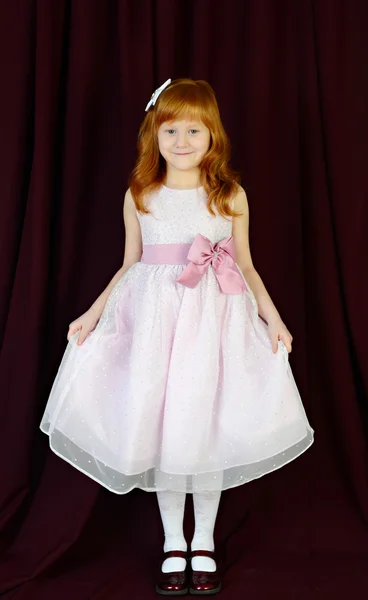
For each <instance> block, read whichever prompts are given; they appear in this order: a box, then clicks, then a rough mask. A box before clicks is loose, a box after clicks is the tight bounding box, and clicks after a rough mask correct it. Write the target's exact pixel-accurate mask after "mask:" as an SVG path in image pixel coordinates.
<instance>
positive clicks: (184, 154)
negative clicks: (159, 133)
mask: <svg viewBox="0 0 368 600" xmlns="http://www.w3.org/2000/svg"><path fill="white" fill-rule="evenodd" d="M174 154H175V156H188V154H193V152H183V153H181V154H179V152H174Z"/></svg>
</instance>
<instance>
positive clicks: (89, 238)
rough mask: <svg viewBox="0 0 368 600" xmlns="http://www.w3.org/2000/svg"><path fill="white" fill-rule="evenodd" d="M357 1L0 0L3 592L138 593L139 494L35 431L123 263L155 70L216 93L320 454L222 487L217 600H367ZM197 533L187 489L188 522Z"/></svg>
mask: <svg viewBox="0 0 368 600" xmlns="http://www.w3.org/2000/svg"><path fill="white" fill-rule="evenodd" d="M367 32H368V5H367V2H366V1H365V0H298V1H296V0H278V1H277V2H276V1H273V0H227V1H226V2H224V1H221V0H196V1H195V0H120V1H119V0H53V1H50V0H11V1H6V0H3V1H2V2H1V4H0V44H1V49H0V59H1V93H0V124H1V131H0V133H1V135H0V165H1V180H0V203H1V219H0V249H1V251H0V261H1V274H0V278H1V279H0V280H1V296H0V302H1V312H0V319H1V320H0V326H1V333H2V336H1V337H2V351H1V371H0V378H1V379H0V393H1V402H0V457H1V459H0V465H1V470H0V523H1V531H2V534H1V542H0V544H1V551H2V555H1V560H0V590H1V592H2V594H3V595H2V597H3V598H5V599H6V600H10V599H13V598H16V599H17V600H20V599H27V600H30V599H33V598H35V599H37V600H43V599H44V598H45V599H46V598H47V599H50V598H53V599H54V600H59V599H64V598H65V597H69V598H71V599H72V600H84V599H92V598H93V600H105V599H109V600H114V599H115V598H116V599H118V598H119V599H120V598H145V599H146V598H147V599H148V598H154V597H155V592H154V586H153V581H154V574H155V569H156V568H157V566H158V564H159V559H160V557H161V550H162V545H163V534H162V529H161V522H160V518H159V512H158V508H157V501H156V497H155V494H149V493H145V492H142V491H140V490H134V491H133V492H131V493H130V494H128V495H126V496H117V495H114V494H112V493H110V492H108V491H107V490H105V489H102V488H101V487H100V486H99V485H98V484H96V483H95V482H93V481H92V480H90V479H88V478H87V477H86V476H84V475H82V474H81V473H79V472H78V471H76V470H75V469H73V468H71V467H70V466H69V465H68V464H67V463H65V462H64V461H63V460H61V459H59V458H58V457H56V456H55V455H54V454H53V453H52V452H51V451H50V450H49V449H48V440H47V437H46V436H45V435H44V434H42V433H41V432H40V430H39V429H38V426H39V421H40V418H41V416H42V413H43V410H44V407H45V404H46V400H47V397H48V393H49V391H50V389H51V385H52V382H53V379H54V377H55V375H56V372H57V368H58V365H59V363H60V360H61V357H62V354H63V352H64V349H65V345H66V333H67V329H68V324H69V322H70V321H71V320H72V319H74V318H76V317H77V316H79V314H81V313H82V312H83V311H84V310H86V309H87V308H88V307H89V306H90V304H91V303H92V302H93V301H94V300H95V298H96V297H97V296H98V295H99V294H100V292H101V291H102V290H103V289H104V287H105V286H106V285H107V283H108V281H109V280H110V279H111V277H112V276H113V274H114V273H115V272H116V271H117V269H118V268H119V267H120V266H121V264H122V261H123V247H124V228H123V218H122V199H123V195H124V192H125V190H126V187H127V179H128V174H129V172H130V170H131V168H132V165H133V162H134V158H135V145H136V136H137V130H138V127H139V124H140V122H141V120H142V119H143V117H144V108H145V105H146V103H147V101H148V99H149V98H150V96H151V93H152V91H153V89H154V88H155V87H157V86H158V85H160V84H161V83H162V82H163V81H165V80H166V79H167V78H168V77H171V78H176V77H183V76H189V77H193V78H195V79H200V78H201V79H207V80H208V81H209V82H210V83H211V84H212V85H213V87H214V89H215V91H216V93H217V97H218V102H219V105H220V109H221V112H222V116H223V121H224V124H225V127H226V129H227V131H228V133H229V135H230V138H231V140H232V148H233V161H232V162H233V166H234V167H235V168H237V169H239V170H240V171H241V174H242V178H243V185H244V187H245V189H246V190H247V193H248V198H249V204H250V215H251V225H250V238H251V248H252V253H253V258H254V263H255V266H256V268H257V270H258V271H259V273H260V275H261V277H262V278H263V280H264V282H265V285H266V287H267V289H268V290H269V292H270V294H271V297H272V298H273V300H274V302H275V304H276V306H277V308H278V309H279V311H280V313H281V315H282V317H283V319H284V321H285V323H286V324H287V326H288V327H289V329H290V331H291V332H292V334H293V336H294V347H293V352H292V354H291V355H290V362H291V366H292V369H293V372H294V374H295V378H296V380H297V384H298V386H299V389H300V392H301V395H302V398H303V402H304V405H305V408H306V411H307V414H308V417H309V419H310V422H311V424H312V426H313V428H314V429H315V435H316V438H315V443H314V445H313V446H312V448H311V449H310V450H308V451H307V452H306V453H305V454H304V455H302V456H301V457H299V458H298V459H297V460H295V461H293V462H292V463H291V464H290V465H288V466H286V467H284V468H283V469H280V470H279V471H276V472H274V473H272V474H270V475H267V476H266V477H263V478H261V479H259V480H257V481H253V482H251V483H250V484H247V485H244V486H242V487H239V488H236V489H233V490H228V491H226V492H224V493H223V495H222V500H221V504H220V510H219V515H218V521H217V526H216V544H217V549H218V552H219V555H220V557H221V560H222V562H223V565H224V570H225V571H224V590H223V592H222V597H223V598H224V600H225V599H230V598H236V599H238V598H243V597H244V598H252V600H263V599H266V598H267V599H268V598H270V597H271V594H272V597H273V598H275V599H278V598H282V599H283V600H307V599H308V600H310V599H313V600H319V599H321V600H327V599H330V598H331V599H332V598H333V599H334V600H336V599H340V598H346V596H347V594H350V597H352V598H358V597H359V598H362V597H364V594H365V593H366V589H367V585H368V574H367V568H366V564H367V562H366V561H367V558H368V556H367V555H368V532H367V517H368V481H367V473H368V464H367V425H368V418H367V395H366V391H367V387H368V358H367V349H366V347H367V335H368V324H367V312H368V289H367V288H368V286H367V259H368V242H367V237H368V236H367V234H368V178H367V156H368V118H367V106H368V68H367V65H368V35H367ZM192 527H193V514H192V505H191V498H190V497H188V504H187V513H186V518H185V528H186V531H187V534H188V539H190V534H191V528H192Z"/></svg>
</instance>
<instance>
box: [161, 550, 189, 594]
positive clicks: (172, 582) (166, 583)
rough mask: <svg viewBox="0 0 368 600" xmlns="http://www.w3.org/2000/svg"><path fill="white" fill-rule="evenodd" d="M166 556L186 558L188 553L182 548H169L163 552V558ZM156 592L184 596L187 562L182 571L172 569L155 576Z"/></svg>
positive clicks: (186, 588) (186, 580)
mask: <svg viewBox="0 0 368 600" xmlns="http://www.w3.org/2000/svg"><path fill="white" fill-rule="evenodd" d="M166 558H185V560H186V561H187V560H188V553H187V552H184V551H183V550H171V551H170V552H165V553H164V557H163V560H166ZM156 592H157V593H158V594H161V595H162V596H184V595H185V594H187V593H188V563H187V566H186V568H185V569H184V571H173V572H172V573H163V571H162V570H161V569H160V573H159V575H158V577H157V582H156Z"/></svg>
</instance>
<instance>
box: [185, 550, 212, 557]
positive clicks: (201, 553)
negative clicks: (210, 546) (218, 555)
mask: <svg viewBox="0 0 368 600" xmlns="http://www.w3.org/2000/svg"><path fill="white" fill-rule="evenodd" d="M194 556H208V558H214V557H215V553H214V552H213V551H212V550H192V551H191V553H190V557H191V558H193V557H194Z"/></svg>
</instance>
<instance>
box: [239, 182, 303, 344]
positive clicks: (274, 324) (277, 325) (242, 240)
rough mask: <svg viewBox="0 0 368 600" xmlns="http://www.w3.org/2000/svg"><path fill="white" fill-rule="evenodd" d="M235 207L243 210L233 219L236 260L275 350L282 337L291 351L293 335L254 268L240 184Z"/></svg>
mask: <svg viewBox="0 0 368 600" xmlns="http://www.w3.org/2000/svg"><path fill="white" fill-rule="evenodd" d="M234 208H235V210H236V211H237V212H241V213H242V215H241V216H240V217H234V219H233V231H232V234H233V238H234V244H235V252H236V262H237V264H238V266H239V268H240V270H241V271H242V273H243V275H244V278H245V279H246V281H247V282H248V283H249V285H250V288H251V290H252V292H253V294H254V296H255V299H256V301H257V305H258V313H259V315H260V316H261V317H262V318H263V319H264V320H265V321H267V324H268V329H269V334H270V338H271V341H272V348H273V351H274V352H276V351H277V344H278V340H279V339H282V341H283V342H284V343H285V345H286V347H287V349H288V351H289V352H291V342H292V339H293V338H292V336H291V334H290V332H289V331H288V329H287V328H286V325H285V324H284V323H283V322H282V320H281V317H280V315H279V313H278V311H277V309H276V306H275V305H274V303H273V302H272V300H271V297H270V295H269V294H268V292H267V290H266V288H265V285H264V283H263V281H262V279H261V278H260V276H259V274H258V273H257V271H256V269H255V268H254V265H253V261H252V257H251V253H250V248H249V206H248V200H247V196H246V193H245V191H244V189H243V188H242V187H241V186H239V192H238V194H237V195H236V197H235V203H234Z"/></svg>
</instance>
